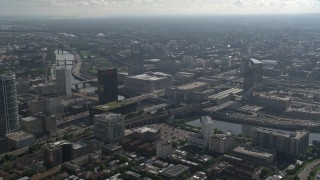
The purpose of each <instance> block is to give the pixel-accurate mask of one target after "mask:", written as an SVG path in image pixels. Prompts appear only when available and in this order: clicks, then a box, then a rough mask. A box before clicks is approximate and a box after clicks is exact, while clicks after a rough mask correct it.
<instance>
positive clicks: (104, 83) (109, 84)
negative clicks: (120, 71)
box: [98, 68, 118, 104]
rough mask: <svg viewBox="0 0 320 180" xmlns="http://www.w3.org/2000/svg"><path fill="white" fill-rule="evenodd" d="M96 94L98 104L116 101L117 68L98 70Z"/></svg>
mask: <svg viewBox="0 0 320 180" xmlns="http://www.w3.org/2000/svg"><path fill="white" fill-rule="evenodd" d="M98 92H99V103H100V104H106V103H109V102H113V101H117V100H118V81H117V68H109V69H99V70H98Z"/></svg>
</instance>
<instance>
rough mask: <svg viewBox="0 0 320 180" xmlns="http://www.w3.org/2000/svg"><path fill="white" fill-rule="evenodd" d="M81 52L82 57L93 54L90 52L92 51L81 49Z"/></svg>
mask: <svg viewBox="0 0 320 180" xmlns="http://www.w3.org/2000/svg"><path fill="white" fill-rule="evenodd" d="M80 54H81V56H82V57H85V56H86V57H88V56H91V53H90V51H80Z"/></svg>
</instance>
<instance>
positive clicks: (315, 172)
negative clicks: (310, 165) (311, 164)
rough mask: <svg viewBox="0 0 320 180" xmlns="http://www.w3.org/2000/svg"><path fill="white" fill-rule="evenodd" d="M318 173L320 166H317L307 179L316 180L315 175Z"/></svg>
mask: <svg viewBox="0 0 320 180" xmlns="http://www.w3.org/2000/svg"><path fill="white" fill-rule="evenodd" d="M319 172H320V166H317V167H316V168H314V169H313V170H312V171H311V172H310V175H309V176H308V179H311V180H316V179H317V174H318V173H319Z"/></svg>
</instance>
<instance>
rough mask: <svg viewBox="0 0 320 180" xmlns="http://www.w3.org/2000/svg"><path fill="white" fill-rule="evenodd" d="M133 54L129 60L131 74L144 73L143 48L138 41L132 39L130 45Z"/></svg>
mask: <svg viewBox="0 0 320 180" xmlns="http://www.w3.org/2000/svg"><path fill="white" fill-rule="evenodd" d="M130 50H131V56H130V60H129V69H128V71H129V75H130V76H133V75H139V74H143V73H144V61H143V49H142V47H141V44H140V43H139V42H138V41H132V42H131V45H130Z"/></svg>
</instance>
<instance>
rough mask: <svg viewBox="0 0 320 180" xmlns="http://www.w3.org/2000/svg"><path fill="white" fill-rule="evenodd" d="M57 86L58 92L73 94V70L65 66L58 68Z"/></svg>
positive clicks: (67, 94)
mask: <svg viewBox="0 0 320 180" xmlns="http://www.w3.org/2000/svg"><path fill="white" fill-rule="evenodd" d="M56 86H57V91H58V93H61V94H62V95H66V96H71V95H72V93H71V71H70V70H69V69H66V68H65V67H63V68H60V69H57V70H56Z"/></svg>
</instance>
